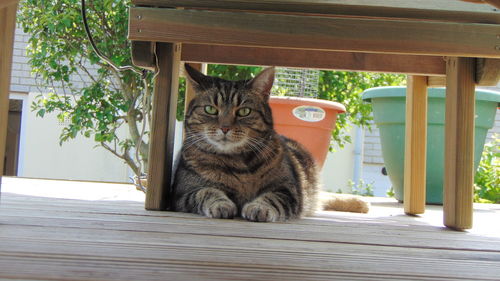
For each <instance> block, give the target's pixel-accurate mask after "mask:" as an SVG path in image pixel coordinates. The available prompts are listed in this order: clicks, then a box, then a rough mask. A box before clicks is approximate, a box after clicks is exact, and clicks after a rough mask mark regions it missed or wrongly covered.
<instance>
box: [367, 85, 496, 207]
mask: <svg viewBox="0 0 500 281" xmlns="http://www.w3.org/2000/svg"><path fill="white" fill-rule="evenodd" d="M363 100H365V101H368V102H371V103H372V107H373V117H374V121H375V124H376V125H377V127H378V128H379V129H380V139H381V145H382V156H383V157H384V163H385V167H386V169H387V174H388V176H389V178H390V180H391V183H392V186H393V187H394V193H395V196H396V199H397V200H399V201H403V198H404V194H403V190H404V188H403V185H404V184H403V183H404V151H405V149H404V141H405V112H406V87H380V88H372V89H368V90H366V91H365V92H364V93H363ZM499 102H500V93H498V92H493V91H487V90H477V91H476V120H475V131H474V169H477V167H478V165H479V161H480V160H481V154H482V152H483V147H484V142H485V140H486V134H487V132H488V130H489V129H491V128H492V127H493V125H494V122H495V114H496V109H497V106H498V104H499ZM444 118H445V89H444V88H429V90H428V113H427V122H428V123H427V169H426V173H427V178H426V186H427V187H426V201H427V203H428V204H442V202H443V177H444Z"/></svg>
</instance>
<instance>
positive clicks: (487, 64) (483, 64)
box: [475, 34, 500, 86]
mask: <svg viewBox="0 0 500 281" xmlns="http://www.w3.org/2000/svg"><path fill="white" fill-rule="evenodd" d="M498 37H499V39H500V34H499V35H498ZM499 41H500V40H499ZM475 81H476V84H477V85H479V86H496V85H497V84H498V82H499V81H500V59H485V58H478V59H476V80H475Z"/></svg>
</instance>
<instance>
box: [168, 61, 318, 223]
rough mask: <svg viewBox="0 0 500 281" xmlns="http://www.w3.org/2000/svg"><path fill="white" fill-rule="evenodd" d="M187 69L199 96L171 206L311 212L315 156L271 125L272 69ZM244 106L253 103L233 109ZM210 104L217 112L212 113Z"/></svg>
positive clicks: (248, 213) (277, 214) (293, 214)
mask: <svg viewBox="0 0 500 281" xmlns="http://www.w3.org/2000/svg"><path fill="white" fill-rule="evenodd" d="M186 71H187V73H188V74H189V77H190V81H191V83H192V85H193V86H194V88H195V90H196V93H197V95H196V97H195V98H194V99H193V100H192V101H191V103H190V104H189V107H188V110H187V112H186V120H185V133H186V138H185V141H184V144H183V148H182V151H181V156H180V161H179V164H178V167H177V170H176V174H175V180H174V188H173V190H174V206H175V209H176V210H177V211H182V212H192V213H198V214H201V215H205V216H208V217H213V218H233V217H235V216H241V217H243V218H245V219H247V220H250V221H285V220H289V219H294V218H298V217H300V216H302V215H307V214H310V213H311V212H313V211H314V210H315V209H316V201H317V200H316V197H317V192H318V182H317V168H316V165H315V163H314V160H313V159H312V157H311V155H310V154H309V153H308V152H307V151H306V150H305V149H304V148H303V147H302V146H301V145H300V144H298V143H297V142H295V141H293V140H290V139H288V138H286V137H284V136H281V135H278V134H277V133H276V132H275V131H274V129H273V120H272V114H271V109H270V107H269V104H268V99H269V92H270V89H271V87H272V82H273V80H274V68H268V69H265V70H264V71H262V72H261V73H260V74H259V75H258V76H257V77H255V78H254V79H252V80H245V81H227V80H222V79H219V78H215V77H209V76H204V75H203V74H201V73H200V72H198V71H196V70H194V69H192V68H191V67H189V66H188V65H186ZM207 106H210V108H209V109H210V110H208V109H206V108H207ZM242 108H248V109H250V113H249V114H248V116H239V115H238V114H239V112H240V111H239V110H240V109H242ZM214 109H215V110H216V111H217V114H213V112H212V114H210V113H209V112H211V111H213V110H214ZM207 110H208V111H209V112H207ZM224 132H226V133H224Z"/></svg>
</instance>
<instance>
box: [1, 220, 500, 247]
mask: <svg viewBox="0 0 500 281" xmlns="http://www.w3.org/2000/svg"><path fill="white" fill-rule="evenodd" d="M55 211H56V212H57V210H55ZM35 213H36V212H34V211H33V212H30V213H29V214H30V215H31V216H30V217H28V216H26V215H22V214H20V213H17V215H16V214H15V213H14V214H13V213H12V212H10V211H5V215H4V216H3V217H2V223H3V224H4V225H16V226H17V227H22V226H26V227H33V228H35V227H39V228H41V227H45V228H47V229H48V231H50V230H52V231H53V230H55V229H63V228H70V229H72V230H73V231H75V230H76V229H78V230H79V231H78V232H79V233H83V232H84V231H86V230H94V231H97V230H99V231H101V232H103V233H105V232H106V231H111V232H114V231H123V232H126V231H131V232H137V231H141V232H143V233H144V235H146V233H149V234H155V233H162V234H163V236H170V234H180V235H182V234H190V235H209V236H221V237H225V236H231V237H240V238H247V239H256V238H259V239H271V240H273V239H282V240H286V241H289V243H293V242H295V241H309V242H327V243H340V244H361V245H367V246H377V245H378V246H380V245H383V246H388V247H401V248H403V249H411V248H420V249H449V250H459V251H464V250H467V251H474V250H477V251H486V252H499V251H500V241H499V239H498V237H497V238H488V237H484V236H483V237H482V236H471V235H468V234H465V233H460V232H442V230H441V228H440V227H427V228H426V229H425V228H424V227H422V228H419V227H415V226H412V227H408V224H404V223H402V224H400V225H389V224H387V223H384V222H383V221H382V220H379V221H378V222H376V223H373V222H372V223H370V222H364V223H359V222H352V221H350V220H347V219H346V218H343V219H340V218H339V220H338V221H333V220H331V221H323V222H322V223H321V221H319V222H318V221H315V222H314V223H311V224H305V223H303V222H301V221H293V222H289V223H286V224H252V223H249V222H248V221H243V220H223V221H221V220H213V219H208V218H203V217H200V216H195V215H186V214H181V215H177V213H172V214H167V216H162V217H155V216H152V215H147V214H146V215H143V216H131V215H127V216H124V215H106V213H104V211H103V214H91V216H89V215H88V214H86V213H81V214H79V215H75V214H71V213H69V214H67V213H65V212H61V211H59V214H57V213H56V214H52V215H50V213H48V212H46V211H44V212H41V214H40V215H36V214H35ZM162 213H163V212H162ZM48 214H49V215H48ZM101 215H102V217H101ZM61 231H62V230H61ZM61 231H59V232H61ZM1 235H7V232H2V233H0V237H1ZM9 235H12V234H9Z"/></svg>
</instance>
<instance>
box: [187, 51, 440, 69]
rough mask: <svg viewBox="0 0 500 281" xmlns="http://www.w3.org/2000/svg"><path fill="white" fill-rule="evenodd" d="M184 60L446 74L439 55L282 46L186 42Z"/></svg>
mask: <svg viewBox="0 0 500 281" xmlns="http://www.w3.org/2000/svg"><path fill="white" fill-rule="evenodd" d="M181 56H182V58H181V59H182V60H183V61H188V62H198V63H200V62H207V63H217V64H241V65H258V66H269V65H273V66H281V67H302V68H306V67H308V68H316V69H325V70H332V69H335V70H347V71H367V72H384V73H407V74H412V75H445V74H446V64H445V61H444V60H443V58H442V57H438V56H414V55H389V54H370V53H354V52H335V51H318V50H298V49H279V48H252V47H241V46H220V45H200V44H183V45H182V55H181Z"/></svg>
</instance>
